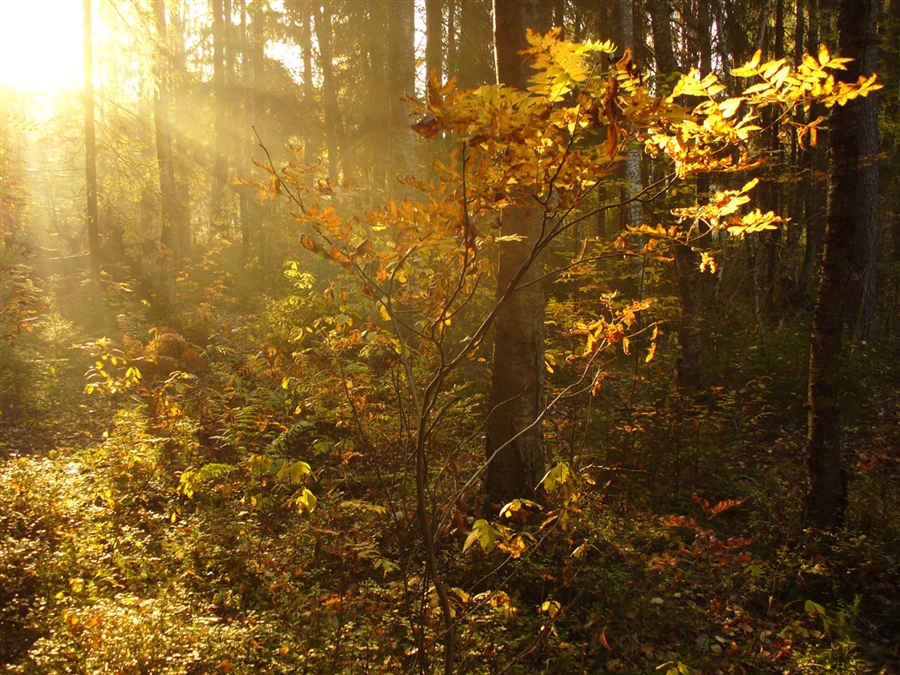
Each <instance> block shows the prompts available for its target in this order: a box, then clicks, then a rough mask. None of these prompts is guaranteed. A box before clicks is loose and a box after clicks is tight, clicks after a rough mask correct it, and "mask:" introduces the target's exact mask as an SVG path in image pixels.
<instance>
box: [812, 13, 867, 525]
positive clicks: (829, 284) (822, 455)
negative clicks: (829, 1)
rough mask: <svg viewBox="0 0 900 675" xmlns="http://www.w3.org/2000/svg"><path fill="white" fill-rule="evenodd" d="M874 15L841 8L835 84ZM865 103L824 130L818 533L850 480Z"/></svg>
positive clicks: (816, 399)
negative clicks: (843, 407)
mask: <svg viewBox="0 0 900 675" xmlns="http://www.w3.org/2000/svg"><path fill="white" fill-rule="evenodd" d="M874 12H876V6H875V0H842V2H841V6H840V14H839V16H838V55H839V56H843V57H849V58H852V59H855V60H854V61H851V62H850V63H848V64H847V70H845V71H838V72H837V73H836V77H838V78H840V79H842V80H843V81H845V82H851V83H852V82H856V80H857V78H858V77H859V75H860V73H861V72H862V70H861V66H862V65H864V61H863V60H862V59H863V56H864V52H865V49H866V37H867V34H868V30H869V26H870V25H871V17H872V14H873V13H874ZM864 103H865V100H864V99H857V100H856V101H851V102H850V103H848V104H847V105H846V106H835V108H834V109H833V110H832V112H831V120H830V123H829V126H830V129H831V133H830V137H829V152H830V160H831V169H830V176H829V184H828V213H827V216H826V228H825V251H824V254H823V256H822V272H821V279H820V283H819V291H818V296H817V298H816V309H815V314H814V316H813V330H812V338H811V346H810V359H809V435H808V437H807V445H806V457H807V468H808V471H809V485H808V488H807V493H806V499H805V502H806V503H805V509H804V522H805V523H806V524H807V525H812V526H815V527H819V528H823V529H835V528H839V527H841V526H842V525H843V521H844V511H845V508H846V505H847V477H846V471H845V469H844V466H843V461H842V458H841V442H840V429H841V427H840V416H839V413H840V405H839V398H838V396H839V384H840V369H841V364H842V358H841V333H842V330H843V325H844V319H845V308H846V302H845V298H846V297H847V291H848V288H849V286H850V283H851V276H852V272H853V267H852V263H853V243H854V238H855V234H856V222H857V218H858V204H857V201H856V200H857V198H858V196H859V190H860V189H861V187H860V183H861V179H860V166H859V160H860V157H861V154H862V147H864V143H863V140H862V139H861V135H862V134H861V130H860V124H861V122H862V120H861V118H862V117H863V115H864V114H865V113H864V111H863V110H862V106H863V104H864Z"/></svg>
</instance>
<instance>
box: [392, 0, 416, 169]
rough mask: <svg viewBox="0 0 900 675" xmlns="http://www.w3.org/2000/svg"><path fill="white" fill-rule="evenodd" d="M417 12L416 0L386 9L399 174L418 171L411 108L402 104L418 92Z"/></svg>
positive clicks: (404, 0)
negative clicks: (410, 116)
mask: <svg viewBox="0 0 900 675" xmlns="http://www.w3.org/2000/svg"><path fill="white" fill-rule="evenodd" d="M415 9H416V7H415V2H414V1H413V0H393V2H390V3H388V9H387V11H388V15H387V30H388V36H387V37H388V47H387V70H388V92H387V93H388V100H389V103H390V126H389V128H388V137H389V139H390V152H391V170H392V171H393V172H396V173H400V174H408V173H411V172H412V171H413V169H414V168H415V160H414V150H413V143H414V140H415V139H414V134H413V131H412V128H411V126H410V121H409V106H408V105H407V104H406V103H405V102H404V101H403V99H404V98H405V97H407V96H415V93H416V45H415Z"/></svg>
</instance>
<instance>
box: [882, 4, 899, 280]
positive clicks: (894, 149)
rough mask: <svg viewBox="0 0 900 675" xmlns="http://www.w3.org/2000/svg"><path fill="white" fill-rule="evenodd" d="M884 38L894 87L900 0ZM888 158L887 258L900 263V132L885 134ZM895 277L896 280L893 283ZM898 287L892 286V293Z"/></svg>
mask: <svg viewBox="0 0 900 675" xmlns="http://www.w3.org/2000/svg"><path fill="white" fill-rule="evenodd" d="M886 28H887V30H886V33H887V36H886V37H887V40H886V43H887V44H886V49H885V50H884V61H885V73H884V74H885V75H887V76H888V77H889V78H891V82H892V84H893V86H894V87H897V86H898V83H900V0H890V3H889V6H888V16H887V26H886ZM898 108H900V106H898V103H897V102H896V101H894V102H891V103H890V104H889V107H888V110H887V111H886V113H887V114H886V117H887V118H888V119H897V117H896V115H897V112H898ZM887 140H888V143H886V145H888V157H889V159H888V161H887V162H886V163H885V164H886V167H889V168H890V176H891V178H892V180H888V181H885V182H886V183H887V184H888V185H889V188H888V190H887V193H888V195H887V205H888V208H887V209H886V211H887V212H888V213H890V214H891V215H890V223H889V228H890V230H889V231H890V237H891V252H890V258H889V260H890V261H891V262H893V263H900V181H898V180H897V171H898V167H900V135H898V134H897V133H896V132H895V133H892V134H890V136H888V139H887ZM896 283H897V281H896V280H895V284H896ZM896 292H897V289H896V288H895V293H896Z"/></svg>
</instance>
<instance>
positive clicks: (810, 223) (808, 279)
mask: <svg viewBox="0 0 900 675" xmlns="http://www.w3.org/2000/svg"><path fill="white" fill-rule="evenodd" d="M818 47H819V2H818V0H809V28H808V30H807V33H806V51H807V52H808V53H810V54H815V53H816V50H817V49H818ZM819 108H820V106H813V107H812V109H811V110H810V111H809V113H808V118H809V119H810V120H814V119H816V118H817V117H819V115H820V114H824V113H823V112H822V111H821V110H820V109H819ZM822 155H824V152H822V151H820V150H819V149H818V148H808V149H807V150H806V151H805V152H804V153H803V159H802V161H801V167H802V175H803V176H804V178H806V179H807V180H806V181H805V182H807V183H809V184H810V185H811V187H809V188H806V189H804V190H803V199H804V205H803V211H804V214H805V216H806V241H805V242H804V249H803V261H802V262H801V263H800V275H799V278H798V279H797V286H798V291H799V293H800V294H801V297H802V298H804V299H808V298H809V297H810V296H811V295H812V293H814V292H815V289H814V288H813V279H814V278H815V271H816V266H817V263H818V259H819V257H820V253H821V246H822V237H823V236H824V234H825V226H824V223H823V219H822V217H821V216H822V208H821V206H822V205H821V199H819V198H818V195H819V190H818V189H817V188H818V186H819V181H818V179H817V178H816V175H817V174H818V173H819V171H817V168H819V167H818V166H817V165H818V164H819V163H820V162H822V159H823V158H822ZM822 169H824V167H822ZM811 291H812V292H811Z"/></svg>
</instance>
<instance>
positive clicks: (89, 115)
mask: <svg viewBox="0 0 900 675" xmlns="http://www.w3.org/2000/svg"><path fill="white" fill-rule="evenodd" d="M82 7H83V8H84V24H83V28H84V154H85V180H86V187H87V230H88V251H89V254H90V264H91V304H92V313H93V317H92V321H93V323H94V325H95V326H99V324H100V321H101V320H102V301H103V300H102V292H101V289H100V228H99V223H98V221H99V215H98V213H97V139H96V128H95V125H94V74H93V73H94V56H93V30H92V27H91V0H82Z"/></svg>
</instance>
